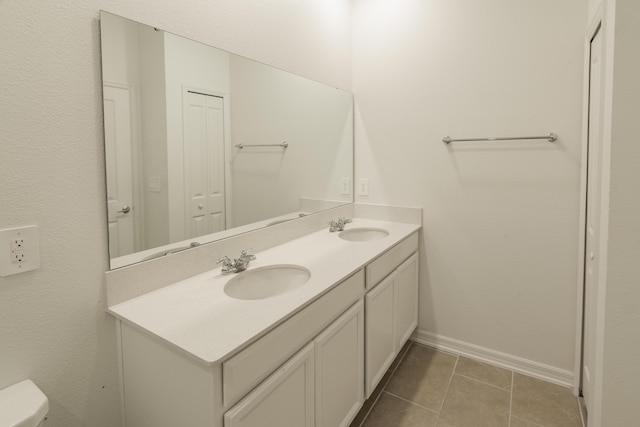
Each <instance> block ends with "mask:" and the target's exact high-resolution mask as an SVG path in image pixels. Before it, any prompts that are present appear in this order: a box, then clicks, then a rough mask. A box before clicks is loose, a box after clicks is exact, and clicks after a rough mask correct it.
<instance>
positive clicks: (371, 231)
mask: <svg viewBox="0 0 640 427" xmlns="http://www.w3.org/2000/svg"><path fill="white" fill-rule="evenodd" d="M388 235H389V232H388V231H387V230H383V229H382V228H368V227H361V228H350V229H348V230H344V231H341V232H340V233H339V234H338V237H340V238H341V239H344V240H349V241H351V242H369V241H371V240H380V239H384V238H385V237H387V236H388Z"/></svg>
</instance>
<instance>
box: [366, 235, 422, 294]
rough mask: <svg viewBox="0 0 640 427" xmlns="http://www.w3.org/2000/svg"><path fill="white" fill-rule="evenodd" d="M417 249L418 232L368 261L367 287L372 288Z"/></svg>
mask: <svg viewBox="0 0 640 427" xmlns="http://www.w3.org/2000/svg"><path fill="white" fill-rule="evenodd" d="M417 250H418V233H413V234H412V235H411V236H409V237H407V238H406V239H404V240H403V241H402V242H400V243H398V244H397V245H395V246H394V247H392V248H391V249H389V250H388V251H387V252H385V253H383V254H382V255H380V256H379V257H378V258H376V259H375V260H373V261H372V262H371V263H369V265H367V266H366V272H367V275H366V276H367V289H371V288H373V287H374V286H375V285H376V284H377V283H378V282H380V281H381V280H382V279H384V278H385V277H387V276H388V275H389V273H391V272H392V271H393V270H395V269H396V268H397V267H398V266H399V265H400V263H402V261H404V260H405V259H407V258H409V256H411V254H412V253H414V252H415V251H417Z"/></svg>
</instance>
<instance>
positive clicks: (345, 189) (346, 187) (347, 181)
mask: <svg viewBox="0 0 640 427" xmlns="http://www.w3.org/2000/svg"><path fill="white" fill-rule="evenodd" d="M340 194H351V178H349V177H348V176H346V177H343V178H341V179H340Z"/></svg>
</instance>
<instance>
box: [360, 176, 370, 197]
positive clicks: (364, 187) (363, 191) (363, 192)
mask: <svg viewBox="0 0 640 427" xmlns="http://www.w3.org/2000/svg"><path fill="white" fill-rule="evenodd" d="M368 195H369V179H367V178H360V181H359V182H358V196H368Z"/></svg>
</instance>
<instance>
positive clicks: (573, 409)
mask: <svg viewBox="0 0 640 427" xmlns="http://www.w3.org/2000/svg"><path fill="white" fill-rule="evenodd" d="M511 414H512V415H513V416H515V417H518V418H522V419H525V420H527V421H531V422H534V423H537V424H540V425H543V426H545V427H582V421H581V419H580V410H579V408H578V402H577V399H576V397H575V396H573V393H572V392H571V390H570V389H568V388H565V387H562V386H559V385H556V384H551V383H548V382H545V381H542V380H539V379H537V378H532V377H528V376H526V375H522V374H517V373H515V374H514V377H513V399H512V404H511Z"/></svg>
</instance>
